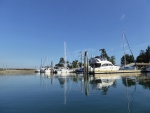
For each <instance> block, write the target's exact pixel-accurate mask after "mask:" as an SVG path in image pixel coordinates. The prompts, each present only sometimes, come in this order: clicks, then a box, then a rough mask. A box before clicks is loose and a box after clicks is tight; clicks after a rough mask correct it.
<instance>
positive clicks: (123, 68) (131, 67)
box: [119, 31, 136, 70]
mask: <svg viewBox="0 0 150 113" xmlns="http://www.w3.org/2000/svg"><path fill="white" fill-rule="evenodd" d="M125 38H126V37H125V33H124V31H123V33H122V41H123V50H124V66H122V67H120V69H119V70H136V63H135V66H130V65H127V64H126V53H125V43H124V42H125ZM126 41H127V38H126ZM127 44H128V47H129V49H130V52H131V54H132V56H133V53H132V51H131V48H130V46H129V43H128V41H127Z"/></svg>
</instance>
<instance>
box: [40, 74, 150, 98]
mask: <svg viewBox="0 0 150 113" xmlns="http://www.w3.org/2000/svg"><path fill="white" fill-rule="evenodd" d="M40 78H41V81H43V78H45V79H50V83H51V84H53V82H54V80H58V81H59V84H60V87H62V88H64V86H65V83H70V82H75V83H78V82H80V88H81V90H82V91H83V89H84V92H85V95H87V96H88V95H89V93H90V92H91V91H92V90H101V91H102V95H107V92H108V90H109V88H110V86H112V87H114V88H115V87H117V81H116V80H119V79H121V80H122V84H123V85H124V86H125V87H128V88H129V87H134V86H136V84H139V85H142V86H143V88H145V89H150V75H149V73H143V74H135V73H132V74H131V73H130V74H129V73H126V74H125V73H124V74H95V75H83V74H80V75H79V74H71V75H70V76H61V75H52V74H40ZM90 87H91V89H90Z"/></svg>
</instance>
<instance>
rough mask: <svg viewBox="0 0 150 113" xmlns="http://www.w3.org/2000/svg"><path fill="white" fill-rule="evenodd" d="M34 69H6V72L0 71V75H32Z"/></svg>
mask: <svg viewBox="0 0 150 113" xmlns="http://www.w3.org/2000/svg"><path fill="white" fill-rule="evenodd" d="M34 73H35V70H34V69H7V70H0V75H6V74H34Z"/></svg>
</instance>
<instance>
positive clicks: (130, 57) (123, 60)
mask: <svg viewBox="0 0 150 113" xmlns="http://www.w3.org/2000/svg"><path fill="white" fill-rule="evenodd" d="M125 58H126V59H125ZM125 60H126V64H130V63H133V62H134V57H133V55H129V54H126V55H125V57H124V56H122V58H121V65H126V64H125Z"/></svg>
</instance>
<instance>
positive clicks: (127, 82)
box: [122, 77, 136, 87]
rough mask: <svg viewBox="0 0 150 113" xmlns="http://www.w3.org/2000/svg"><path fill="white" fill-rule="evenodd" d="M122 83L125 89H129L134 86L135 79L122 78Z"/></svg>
mask: <svg viewBox="0 0 150 113" xmlns="http://www.w3.org/2000/svg"><path fill="white" fill-rule="evenodd" d="M122 83H123V84H124V85H125V86H126V87H131V86H135V85H136V78H133V77H122Z"/></svg>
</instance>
